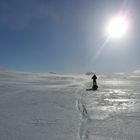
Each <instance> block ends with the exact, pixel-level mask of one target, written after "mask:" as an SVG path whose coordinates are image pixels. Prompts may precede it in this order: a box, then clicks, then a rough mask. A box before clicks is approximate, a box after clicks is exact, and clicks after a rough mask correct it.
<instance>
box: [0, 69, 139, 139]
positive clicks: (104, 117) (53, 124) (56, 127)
mask: <svg viewBox="0 0 140 140" xmlns="http://www.w3.org/2000/svg"><path fill="white" fill-rule="evenodd" d="M97 82H98V86H99V89H98V90H97V91H86V88H90V87H91V86H92V81H91V77H90V75H57V74H46V73H25V72H14V71H0V140H140V76H139V75H136V74H135V73H132V74H131V75H125V74H121V75H111V76H99V75H98V79H97Z"/></svg>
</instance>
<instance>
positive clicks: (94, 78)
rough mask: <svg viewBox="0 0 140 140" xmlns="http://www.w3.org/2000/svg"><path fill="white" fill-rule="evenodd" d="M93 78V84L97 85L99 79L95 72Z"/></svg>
mask: <svg viewBox="0 0 140 140" xmlns="http://www.w3.org/2000/svg"><path fill="white" fill-rule="evenodd" d="M92 79H93V86H95V85H96V86H97V82H96V79H97V76H96V75H95V74H94V75H93V76H92Z"/></svg>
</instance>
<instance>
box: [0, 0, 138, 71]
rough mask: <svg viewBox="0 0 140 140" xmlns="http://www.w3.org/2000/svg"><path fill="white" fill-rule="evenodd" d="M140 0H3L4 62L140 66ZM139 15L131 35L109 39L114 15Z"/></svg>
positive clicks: (64, 67) (36, 67) (62, 67)
mask: <svg viewBox="0 0 140 140" xmlns="http://www.w3.org/2000/svg"><path fill="white" fill-rule="evenodd" d="M139 5H140V2H139V0H133V1H132V0H117V1H116V0H1V1H0V67H1V68H5V69H14V70H21V71H33V72H49V71H54V72H61V73H66V72H68V73H75V72H76V73H77V72H86V71H95V72H96V73H112V72H120V71H125V72H129V71H131V70H134V69H138V68H139V67H140V61H139V60H140V55H139V52H140V48H139V43H140V41H139V35H140V29H139V23H140V17H139V12H140V11H139V8H140V7H139ZM122 7H123V10H125V11H127V12H128V13H129V14H130V17H131V20H132V21H133V24H132V27H131V31H129V32H128V36H127V37H126V38H122V39H120V40H110V41H109V42H108V43H107V44H106V45H105V47H104V49H103V50H102V51H101V53H100V55H98V57H95V56H96V54H97V52H98V51H99V49H100V48H101V46H102V44H103V43H104V42H105V40H106V33H105V25H106V23H107V21H108V19H109V17H110V16H112V15H115V14H117V13H118V12H119V11H120V10H121V9H122Z"/></svg>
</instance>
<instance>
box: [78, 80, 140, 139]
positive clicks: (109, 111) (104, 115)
mask: <svg viewBox="0 0 140 140" xmlns="http://www.w3.org/2000/svg"><path fill="white" fill-rule="evenodd" d="M100 82H101V84H102V85H100V86H99V90H97V91H84V89H83V91H82V92H81V97H80V98H79V99H78V100H77V108H78V110H79V112H80V116H81V123H80V127H79V139H80V140H139V138H140V125H139V123H140V119H139V117H140V113H137V112H139V105H140V102H139V100H138V99H137V96H138V95H136V93H134V87H135V84H136V83H135V82H134V83H132V82H131V83H129V84H128V81H123V80H122V79H116V80H115V81H114V82H113V81H112V82H111V81H104V82H102V81H100ZM115 82H116V83H115ZM112 83H113V86H111V85H112ZM101 86H103V87H104V88H102V87H101ZM132 86H134V87H133V88H132ZM137 92H139V91H137ZM138 94H139V93H138ZM132 114H136V115H134V116H133V115H132Z"/></svg>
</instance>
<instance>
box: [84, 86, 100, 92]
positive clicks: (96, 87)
mask: <svg viewBox="0 0 140 140" xmlns="http://www.w3.org/2000/svg"><path fill="white" fill-rule="evenodd" d="M97 89H98V86H97V85H94V86H93V87H92V88H89V89H86V91H90V90H92V91H93V90H97Z"/></svg>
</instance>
